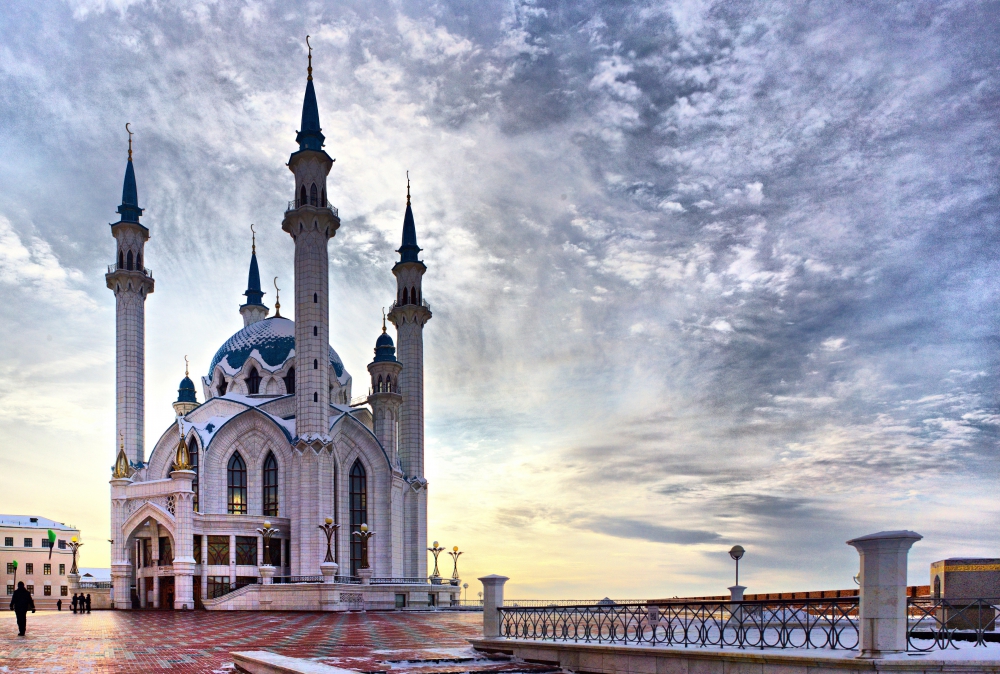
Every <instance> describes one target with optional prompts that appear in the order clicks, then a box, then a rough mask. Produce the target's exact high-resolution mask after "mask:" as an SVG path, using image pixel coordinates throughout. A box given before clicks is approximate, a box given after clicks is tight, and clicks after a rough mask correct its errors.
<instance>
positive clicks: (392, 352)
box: [373, 332, 396, 363]
mask: <svg viewBox="0 0 1000 674" xmlns="http://www.w3.org/2000/svg"><path fill="white" fill-rule="evenodd" d="M395 360H396V346H395V345H394V344H393V343H392V337H390V336H389V333H387V332H383V333H382V334H381V335H379V336H378V339H376V340H375V360H374V361H373V362H375V363H384V362H386V361H392V362H395Z"/></svg>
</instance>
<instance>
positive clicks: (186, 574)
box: [170, 470, 195, 609]
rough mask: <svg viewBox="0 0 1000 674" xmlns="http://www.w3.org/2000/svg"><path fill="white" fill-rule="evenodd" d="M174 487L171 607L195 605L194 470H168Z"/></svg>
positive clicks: (191, 606)
mask: <svg viewBox="0 0 1000 674" xmlns="http://www.w3.org/2000/svg"><path fill="white" fill-rule="evenodd" d="M170 477H171V478H173V480H174V483H175V486H176V488H175V490H174V518H175V522H176V527H175V530H174V565H173V567H174V608H175V609H193V608H194V565H195V558H194V556H193V555H194V490H193V489H192V488H191V484H192V482H193V481H194V478H195V473H194V471H193V470H175V471H173V472H172V473H170Z"/></svg>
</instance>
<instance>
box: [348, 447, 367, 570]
mask: <svg viewBox="0 0 1000 674" xmlns="http://www.w3.org/2000/svg"><path fill="white" fill-rule="evenodd" d="M362 524H368V479H367V476H366V475H365V467H364V466H363V465H361V460H360V459H358V460H356V461H355V462H354V466H352V467H351V575H352V576H356V575H358V565H359V564H361V541H360V539H359V537H357V536H355V535H354V532H355V531H361V525H362Z"/></svg>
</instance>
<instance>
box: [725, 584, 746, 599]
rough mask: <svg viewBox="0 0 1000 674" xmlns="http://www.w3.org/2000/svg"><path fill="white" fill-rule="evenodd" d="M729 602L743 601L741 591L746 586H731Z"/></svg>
mask: <svg viewBox="0 0 1000 674" xmlns="http://www.w3.org/2000/svg"><path fill="white" fill-rule="evenodd" d="M727 589H728V590H729V601H743V591H744V590H746V589H747V588H746V585H732V586H730V587H729V588H727Z"/></svg>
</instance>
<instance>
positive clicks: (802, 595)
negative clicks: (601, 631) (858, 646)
mask: <svg viewBox="0 0 1000 674" xmlns="http://www.w3.org/2000/svg"><path fill="white" fill-rule="evenodd" d="M930 595H931V586H930V585H910V586H908V587H907V588H906V596H907V597H929V596H930ZM857 596H858V588H856V587H855V588H851V589H849V590H808V591H806V592H768V593H758V594H745V595H743V600H744V601H774V600H776V599H840V598H841V597H857ZM730 597H731V595H728V594H717V595H713V596H711V597H673V598H670V599H650V600H649V603H650V604H670V603H676V602H692V601H729V599H730Z"/></svg>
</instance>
